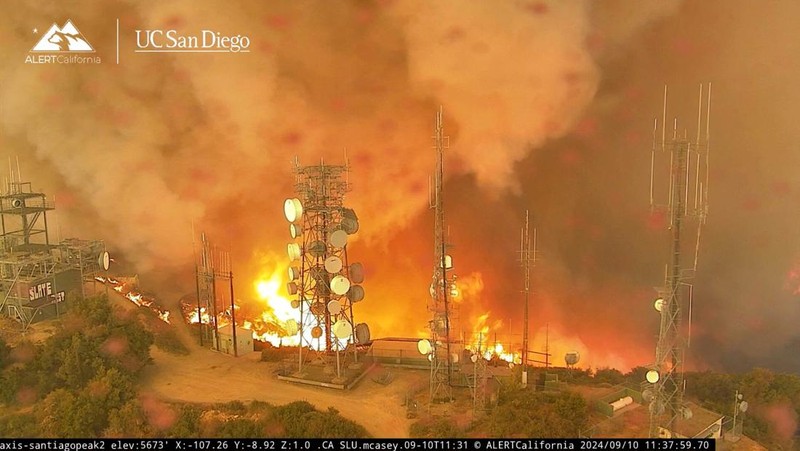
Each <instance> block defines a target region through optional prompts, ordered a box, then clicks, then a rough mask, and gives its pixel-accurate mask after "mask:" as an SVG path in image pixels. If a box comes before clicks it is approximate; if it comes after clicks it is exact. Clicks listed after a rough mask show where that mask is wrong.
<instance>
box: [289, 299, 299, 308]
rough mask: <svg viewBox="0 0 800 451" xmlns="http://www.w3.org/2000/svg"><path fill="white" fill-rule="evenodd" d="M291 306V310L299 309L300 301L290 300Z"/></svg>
mask: <svg viewBox="0 0 800 451" xmlns="http://www.w3.org/2000/svg"><path fill="white" fill-rule="evenodd" d="M291 304H292V308H300V301H298V300H297V299H292V302H291Z"/></svg>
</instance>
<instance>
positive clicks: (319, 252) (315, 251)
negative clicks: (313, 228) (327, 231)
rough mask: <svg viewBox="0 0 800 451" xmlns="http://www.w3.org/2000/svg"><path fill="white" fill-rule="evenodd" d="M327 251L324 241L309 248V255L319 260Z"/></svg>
mask: <svg viewBox="0 0 800 451" xmlns="http://www.w3.org/2000/svg"><path fill="white" fill-rule="evenodd" d="M326 250H328V249H327V247H326V246H325V243H323V242H322V241H314V242H313V243H311V245H310V246H308V253H309V254H311V255H312V256H314V257H317V258H319V257H322V256H323V255H325V251H326Z"/></svg>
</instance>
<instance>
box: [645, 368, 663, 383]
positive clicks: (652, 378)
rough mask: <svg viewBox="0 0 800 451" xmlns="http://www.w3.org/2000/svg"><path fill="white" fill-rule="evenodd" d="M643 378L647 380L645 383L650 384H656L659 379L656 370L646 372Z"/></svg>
mask: <svg viewBox="0 0 800 451" xmlns="http://www.w3.org/2000/svg"><path fill="white" fill-rule="evenodd" d="M644 377H645V379H647V382H650V383H651V384H655V383H656V382H658V379H659V378H660V377H659V375H658V371H656V370H650V371H648V372H647V374H645V376H644Z"/></svg>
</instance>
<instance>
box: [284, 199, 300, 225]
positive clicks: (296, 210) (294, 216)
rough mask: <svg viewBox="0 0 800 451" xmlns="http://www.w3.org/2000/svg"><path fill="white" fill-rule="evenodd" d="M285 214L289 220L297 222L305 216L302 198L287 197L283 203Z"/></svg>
mask: <svg viewBox="0 0 800 451" xmlns="http://www.w3.org/2000/svg"><path fill="white" fill-rule="evenodd" d="M283 215H284V216H286V220H287V221H289V222H295V221H297V220H298V219H299V218H300V217H301V216H303V204H301V203H300V199H298V198H294V199H286V201H285V202H284V203H283Z"/></svg>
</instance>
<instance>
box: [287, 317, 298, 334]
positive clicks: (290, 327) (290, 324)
mask: <svg viewBox="0 0 800 451" xmlns="http://www.w3.org/2000/svg"><path fill="white" fill-rule="evenodd" d="M299 331H300V328H299V326H298V325H297V321H295V320H293V319H290V320H289V321H286V333H287V334H289V335H296V334H297V332H299Z"/></svg>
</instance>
